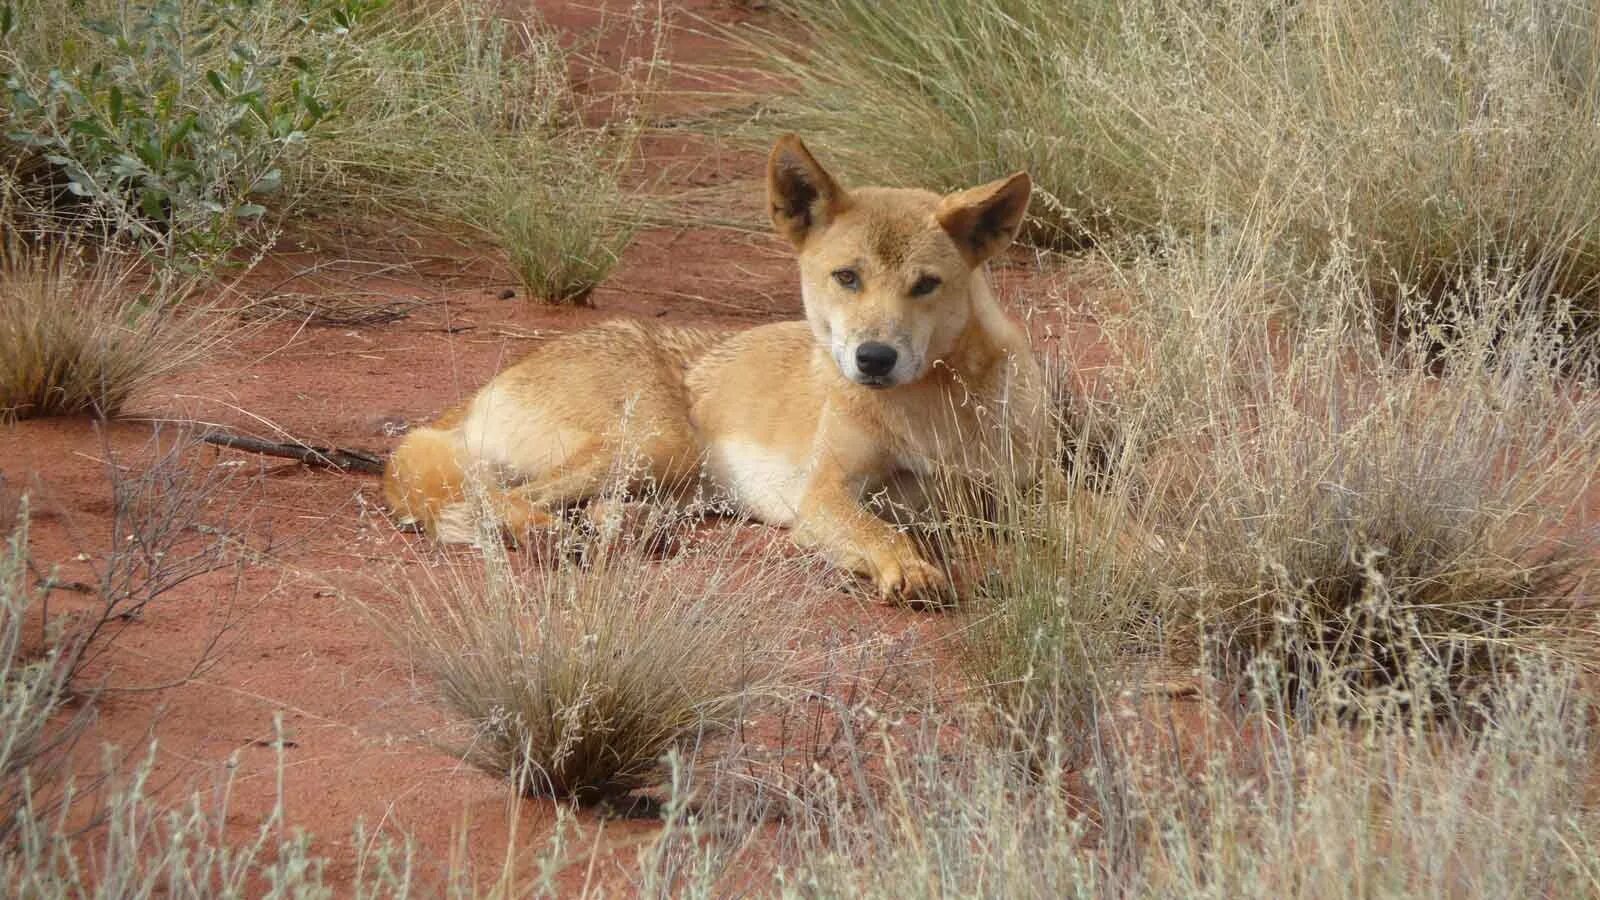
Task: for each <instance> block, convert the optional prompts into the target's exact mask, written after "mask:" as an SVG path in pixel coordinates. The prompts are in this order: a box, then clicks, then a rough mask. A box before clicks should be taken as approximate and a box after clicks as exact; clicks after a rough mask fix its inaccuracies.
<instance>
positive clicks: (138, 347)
mask: <svg viewBox="0 0 1600 900" xmlns="http://www.w3.org/2000/svg"><path fill="white" fill-rule="evenodd" d="M193 297H194V288H193V283H192V282H190V281H188V280H185V279H183V278H181V277H177V276H170V277H169V276H161V275H152V274H148V273H146V272H142V271H141V270H140V269H139V268H138V267H137V266H136V265H135V264H132V263H130V262H129V261H127V260H125V259H122V258H119V257H117V256H115V255H112V254H106V255H102V256H100V257H98V258H96V259H92V260H91V259H86V258H84V256H83V255H81V254H79V253H78V252H76V250H75V249H73V248H71V247H70V246H66V247H57V248H55V249H44V250H35V249H26V248H24V247H23V246H21V245H20V244H18V243H14V242H8V243H7V245H6V246H5V247H3V248H0V415H3V416H9V417H16V418H33V417H38V416H59V415H82V414H85V413H88V414H91V415H94V416H100V417H105V416H114V415H116V414H117V413H119V412H120V411H121V410H122V408H123V406H124V405H125V404H126V403H127V401H128V400H129V398H130V397H132V396H133V395H134V393H135V392H137V391H138V390H139V389H140V388H142V387H144V386H146V385H148V384H150V383H151V382H153V381H155V380H157V379H159V378H161V377H163V376H165V375H167V374H169V373H171V372H175V371H177V370H179V369H182V368H184V367H186V366H189V365H192V364H194V363H195V362H197V361H199V360H200V359H202V358H203V357H204V356H205V355H206V354H207V353H208V352H209V351H211V350H212V349H214V347H215V346H216V344H217V342H218V341H219V340H221V338H222V337H223V334H224V328H223V320H222V319H221V318H220V317H217V316H214V315H212V312H213V310H212V309H211V308H210V306H211V304H208V303H206V302H204V301H195V302H191V300H192V298H193Z"/></svg>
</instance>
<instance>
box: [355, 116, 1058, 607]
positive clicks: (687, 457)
mask: <svg viewBox="0 0 1600 900" xmlns="http://www.w3.org/2000/svg"><path fill="white" fill-rule="evenodd" d="M1030 192H1031V183H1030V181H1029V178H1028V175H1027V174H1026V173H1021V172H1019V173H1017V174H1014V175H1012V176H1010V177H1008V178H1004V179H1001V180H999V181H995V182H992V183H989V184H985V185H982V186H980V187H975V188H971V189H969V190H963V191H959V192H957V193H953V194H947V195H942V196H941V195H939V194H936V193H932V192H929V191H924V190H912V189H901V188H859V189H850V190H847V189H846V188H845V187H843V186H842V185H841V184H840V183H839V182H838V181H836V180H835V179H834V178H833V177H832V176H831V175H829V174H828V172H827V171H825V170H824V169H823V167H822V166H821V165H820V164H819V163H818V162H817V160H816V159H815V158H814V157H813V156H812V154H811V153H810V152H809V151H808V150H807V149H806V147H805V145H804V144H803V143H801V141H800V140H799V138H797V137H795V136H793V135H786V136H784V137H782V138H780V139H779V140H778V141H777V143H776V145H775V146H774V147H773V149H772V152H771V154H770V156H769V158H768V163H767V194H768V200H769V204H770V211H771V218H772V223H773V226H774V228H775V229H776V230H777V232H778V234H779V235H781V236H782V237H783V238H785V239H786V240H787V241H788V242H789V243H790V244H791V245H792V246H793V247H794V249H795V251H796V254H797V256H798V259H799V268H800V288H801V297H802V300H803V304H804V308H805V320H804V321H795V322H782V323H777V324H771V325H765V326H760V327H756V328H752V329H748V330H745V331H738V332H716V331H709V330H701V329H692V328H675V327H668V326H661V325H654V324H645V323H640V322H627V321H623V322H615V323H609V324H605V325H601V326H598V327H595V328H592V329H588V330H585V331H582V332H578V333H575V334H572V335H569V336H564V337H561V338H558V339H555V340H552V341H551V342H549V343H547V344H545V345H543V346H541V347H539V348H537V349H535V350H534V351H533V352H532V353H530V354H529V355H528V356H527V357H526V358H525V359H523V360H522V361H520V362H518V363H516V364H515V365H513V366H511V367H510V368H508V369H506V370H504V371H502V372H501V373H500V374H499V375H497V376H495V378H494V379H493V380H491V381H490V382H489V383H488V384H487V385H485V386H484V387H483V388H482V389H481V390H480V391H478V393H477V394H476V395H474V396H473V397H472V398H471V399H470V400H469V401H467V403H466V404H464V405H463V406H462V407H460V408H458V409H457V410H454V411H452V412H451V413H449V414H447V415H446V416H445V417H443V418H442V419H441V420H440V421H438V422H435V423H433V424H432V425H431V426H430V427H426V428H420V429H417V430H416V431H413V432H412V433H411V434H409V435H408V436H407V437H406V439H405V440H404V441H403V442H402V443H401V445H400V446H399V448H398V449H397V450H396V451H395V453H394V454H393V456H392V457H391V458H390V461H389V464H388V466H387V469H386V471H385V473H384V493H385V497H386V498H387V501H388V503H389V505H390V508H391V509H392V510H393V511H394V513H395V514H396V515H397V516H399V517H400V518H402V519H403V520H408V521H412V522H415V523H417V524H419V525H421V526H422V527H423V528H424V529H425V530H427V531H428V532H429V533H430V534H432V535H433V536H434V537H436V538H438V539H440V540H444V541H470V540H473V539H475V537H476V536H477V534H478V529H477V527H476V524H475V521H474V520H475V516H476V514H477V511H478V510H479V509H481V508H486V509H487V512H488V514H490V515H492V516H494V517H495V519H497V520H498V522H499V523H501V524H502V525H504V526H505V527H507V528H509V529H512V530H517V529H525V528H530V527H537V526H540V525H543V524H547V523H549V522H550V521H551V519H552V517H553V516H554V515H556V514H557V513H559V511H560V510H561V509H562V508H563V507H566V506H570V505H573V504H576V503H579V502H582V501H585V500H589V499H592V498H595V497H596V496H597V495H598V494H599V493H600V492H601V491H602V490H603V489H604V488H605V487H606V485H607V483H608V480H609V479H612V478H613V477H614V475H615V474H616V473H618V472H626V473H629V477H631V478H633V479H635V480H638V481H644V482H650V483H653V484H656V485H663V486H672V485H686V484H692V483H695V482H696V481H697V480H698V479H699V478H700V477H701V476H704V477H706V478H707V479H709V481H710V483H711V484H712V485H713V486H714V488H715V489H716V490H717V491H719V492H720V493H722V494H723V495H725V496H726V497H727V498H730V499H731V500H732V501H733V502H734V503H735V504H736V505H737V506H738V507H739V508H740V509H742V510H743V511H744V512H746V513H748V514H749V515H751V516H753V517H755V518H757V519H759V520H761V521H764V522H767V523H771V524H775V525H784V526H790V527H791V528H792V529H793V535H794V537H795V539H796V540H798V541H799V542H801V543H802V544H806V545H810V546H814V547H817V548H819V549H820V550H821V551H822V552H823V553H824V554H825V555H826V556H827V557H828V558H830V559H831V560H832V561H833V562H835V563H836V564H838V565H840V566H843V567H846V568H848V569H851V570H853V571H855V572H858V573H860V574H862V575H865V576H867V577H869V578H871V579H872V580H873V581H874V582H875V584H876V586H877V589H878V591H879V593H880V595H881V596H882V597H883V598H884V599H886V600H915V599H927V598H930V597H932V596H934V595H938V594H941V593H943V592H944V591H945V590H947V588H948V585H947V580H946V577H945V574H944V572H943V571H942V570H941V569H940V568H939V567H937V566H935V565H934V564H932V563H931V562H929V560H928V559H927V558H926V557H925V556H924V555H923V554H922V553H921V552H920V551H919V549H918V547H917V546H916V544H915V542H914V541H913V540H912V539H911V538H910V537H909V536H907V535H906V534H905V533H903V532H902V531H901V530H900V529H897V528H896V527H895V526H894V525H893V524H891V523H890V522H888V521H886V520H885V519H884V518H882V517H880V516H879V515H876V514H874V513H873V512H872V511H871V510H869V508H868V506H867V500H868V498H869V497H872V496H874V495H876V494H879V493H880V492H882V491H885V490H888V491H892V492H896V493H898V494H900V495H903V496H915V495H916V494H917V493H918V492H919V490H920V491H923V492H925V489H926V487H927V485H926V484H925V482H926V480H927V479H928V478H930V477H931V476H932V474H933V473H934V472H936V471H939V470H940V469H941V467H947V466H950V465H955V466H965V467H967V468H968V469H975V471H973V473H972V474H973V475H974V476H975V477H976V478H978V479H980V480H981V479H983V478H985V477H988V476H997V477H998V475H999V474H1000V473H998V472H993V471H990V472H985V471H984V470H985V469H987V468H999V467H1004V466H1015V465H1016V464H1017V462H1016V460H1017V458H1018V456H1019V455H1020V456H1022V457H1025V458H1029V459H1040V458H1044V457H1046V456H1048V455H1049V454H1050V453H1051V452H1052V449H1053V447H1052V445H1051V442H1050V440H1049V439H1050V437H1051V433H1050V428H1049V427H1048V422H1047V419H1048V416H1049V411H1048V409H1047V407H1046V397H1045V390H1044V379H1043V376H1042V373H1041V371H1040V367H1039V364H1038V363H1037V361H1036V360H1035V359H1034V356H1033V354H1032V351H1031V350H1030V348H1029V344H1028V339H1027V335H1026V334H1025V333H1024V331H1023V330H1022V329H1021V328H1020V327H1019V326H1018V325H1017V324H1016V323H1015V322H1013V321H1012V320H1011V319H1010V318H1009V317H1008V316H1007V315H1006V313H1005V312H1004V311H1003V310H1002V309H1001V307H1000V305H999V303H998V302H997V300H996V299H995V296H994V294H993V292H992V291H991V289H990V285H989V281H988V278H987V275H986V273H985V264H986V263H987V262H988V261H989V260H990V259H992V258H993V257H994V256H995V255H996V254H998V253H1000V252H1001V251H1003V250H1005V249H1006V247H1008V246H1009V245H1010V244H1011V242H1012V240H1013V239H1014V238H1015V236H1016V234H1017V231H1018V229H1019V228H1020V227H1021V225H1022V222H1023V217H1024V215H1025V214H1026V211H1027V207H1028V200H1029V195H1030ZM624 453H626V454H629V456H628V458H627V459H623V458H622V457H621V456H620V455H621V454H624ZM1043 468H1044V469H1045V470H1050V471H1054V469H1053V467H1049V466H1046V467H1043ZM1057 474H1059V473H1058V472H1057ZM474 482H479V483H482V484H485V485H487V488H486V494H487V496H486V498H485V501H486V502H480V503H474V502H472V499H471V498H470V497H469V496H468V487H469V485H470V484H472V483H474Z"/></svg>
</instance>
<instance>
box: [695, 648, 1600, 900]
mask: <svg viewBox="0 0 1600 900" xmlns="http://www.w3.org/2000/svg"><path fill="white" fill-rule="evenodd" d="M1494 708H1495V710H1496V711H1497V712H1496V714H1495V716H1494V720H1493V722H1492V723H1491V724H1490V725H1488V726H1487V727H1486V728H1484V729H1483V730H1482V731H1481V732H1478V733H1475V734H1462V733H1454V734H1449V735H1445V736H1442V737H1441V736H1438V735H1428V734H1425V733H1419V732H1417V731H1413V730H1410V729H1407V728H1399V727H1396V728H1385V729H1381V730H1378V731H1376V732H1374V733H1372V734H1370V735H1369V736H1368V737H1367V739H1366V740H1365V741H1354V740H1351V739H1350V738H1349V737H1348V736H1347V735H1344V734H1323V735H1320V736H1311V735H1307V734H1305V733H1304V732H1302V731H1300V730H1298V729H1296V728H1293V727H1292V726H1285V725H1284V724H1283V723H1281V722H1279V721H1277V720H1275V719H1272V718H1270V717H1260V718H1256V719H1253V720H1251V721H1249V722H1246V723H1240V722H1229V721H1228V720H1226V719H1224V718H1221V717H1217V716H1210V717H1207V718H1206V719H1205V721H1204V723H1203V724H1202V725H1201V726H1200V731H1199V734H1197V735H1195V740H1194V741H1193V742H1192V743H1189V744H1185V743H1176V742H1171V741H1168V740H1167V739H1166V738H1165V736H1164V734H1163V732H1165V731H1166V730H1167V728H1168V727H1170V725H1171V723H1169V722H1161V721H1159V714H1157V717H1158V721H1156V722H1154V723H1152V724H1151V725H1150V726H1149V727H1148V728H1147V729H1144V730H1142V727H1141V726H1140V725H1139V724H1137V723H1136V722H1134V721H1133V720H1129V719H1127V718H1126V717H1124V718H1122V719H1121V720H1120V721H1119V723H1118V724H1117V725H1115V726H1112V725H1111V724H1110V720H1109V719H1108V720H1106V721H1105V722H1102V723H1101V726H1100V729H1099V730H1098V731H1097V733H1096V735H1095V736H1094V737H1095V739H1096V742H1097V743H1098V745H1099V746H1101V747H1116V748H1117V749H1116V751H1115V752H1110V753H1107V754H1105V755H1104V756H1102V757H1100V758H1099V759H1098V760H1097V761H1096V764H1095V766H1094V767H1092V768H1090V769H1088V770H1086V771H1085V772H1084V773H1083V776H1082V777H1081V778H1077V777H1067V776H1064V775H1062V774H1061V770H1060V769H1059V768H1058V769H1047V770H1046V777H1045V778H1044V780H1042V781H1041V780H1040V779H1038V778H1035V777H1027V778H1023V777H1019V776H1017V774H1016V770H1015V769H1014V768H1012V767H1008V766H1007V765H1006V764H1005V760H1004V758H997V757H996V756H995V755H994V754H993V753H992V752H990V751H987V750H985V749H982V748H974V747H971V746H966V747H964V748H961V749H955V750H953V751H952V750H951V749H950V748H949V747H943V746H937V745H924V746H912V747H909V748H907V747H896V748H893V749H890V750H887V751H886V754H887V755H886V757H885V758H883V759H881V760H880V765H881V770H882V771H883V773H884V774H883V777H882V779H881V780H880V781H879V782H878V783H877V784H876V785H875V789H874V791H873V792H872V794H871V795H870V796H869V797H867V798H862V797H860V796H859V795H857V794H855V793H854V792H851V791H848V790H845V789H844V788H843V786H840V789H839V791H838V793H837V794H835V795H834V796H833V797H832V798H831V801H829V802H814V803H813V805H812V810H811V814H810V815H809V816H806V817H803V818H801V817H797V818H796V819H795V820H794V822H793V824H792V827H791V828H789V829H788V830H787V831H786V833H785V837H784V841H783V854H782V857H781V859H782V862H781V865H780V870H779V875H778V879H777V881H776V889H775V890H774V893H775V894H777V895H779V896H785V897H819V896H823V897H836V896H851V897H899V898H903V897H1038V898H1045V897H1051V898H1054V897H1079V898H1101V897H1152V898H1191V897H1216V898H1224V897H1227V898H1232V897H1260V898H1267V897H1295V898H1336V897H1384V898H1387V897H1394V898H1400V897H1441V898H1442V897H1482V898H1492V897H1536V896H1588V895H1590V894H1591V893H1592V892H1593V890H1594V888H1595V886H1596V884H1597V881H1596V879H1597V877H1600V869H1597V867H1596V864H1595V859H1596V857H1595V853H1594V850H1595V846H1594V843H1593V834H1594V828H1595V827H1596V825H1597V824H1600V823H1596V821H1595V817H1594V814H1593V811H1592V810H1590V809H1587V808H1585V806H1584V805H1583V802H1582V800H1581V797H1582V794H1583V789H1582V785H1583V782H1584V773H1585V770H1586V767H1587V765H1588V764H1589V762H1590V751H1591V745H1590V726H1589V724H1588V723H1587V721H1586V710H1585V704H1584V702H1583V695H1582V691H1581V689H1580V688H1578V687H1577V686H1576V685H1575V684H1574V683H1573V682H1572V681H1571V680H1570V679H1569V678H1568V677H1566V676H1564V675H1563V674H1561V673H1559V672H1551V671H1549V670H1543V671H1540V672H1538V673H1530V674H1529V675H1528V676H1526V677H1523V678H1519V679H1516V680H1513V681H1510V682H1508V683H1507V684H1506V685H1503V686H1502V690H1501V693H1500V694H1499V695H1498V696H1497V698H1496V699H1495V702H1494ZM858 749H859V751H860V752H863V753H870V752H871V751H869V750H868V749H867V746H863V747H861V748H858ZM733 841H734V842H737V838H736V837H735V838H734V839H733ZM707 857H708V858H709V857H710V854H709V853H708V854H707ZM705 872H706V876H707V877H706V881H707V882H710V884H709V885H706V886H703V887H702V890H701V893H702V895H707V894H713V895H714V894H715V888H714V887H713V885H715V877H716V869H715V867H707V869H706V870H705Z"/></svg>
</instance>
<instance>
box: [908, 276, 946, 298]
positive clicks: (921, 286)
mask: <svg viewBox="0 0 1600 900" xmlns="http://www.w3.org/2000/svg"><path fill="white" fill-rule="evenodd" d="M941 284H944V282H942V281H940V280H939V277H938V276H937V275H924V276H922V277H921V278H918V279H917V283H916V284H913V285H912V286H911V296H913V297H926V296H928V295H929V294H931V293H933V292H934V291H936V290H938V288H939V285H941Z"/></svg>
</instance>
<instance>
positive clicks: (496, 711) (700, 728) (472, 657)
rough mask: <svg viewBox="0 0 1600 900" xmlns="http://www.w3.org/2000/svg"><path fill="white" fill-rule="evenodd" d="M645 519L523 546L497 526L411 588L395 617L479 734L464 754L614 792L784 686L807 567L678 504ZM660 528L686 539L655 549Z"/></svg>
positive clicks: (579, 787)
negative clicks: (748, 544) (790, 604)
mask: <svg viewBox="0 0 1600 900" xmlns="http://www.w3.org/2000/svg"><path fill="white" fill-rule="evenodd" d="M642 518H643V521H635V522H633V523H632V524H631V525H630V526H629V527H627V528H626V529H622V530H618V529H613V528H605V527H601V528H595V527H592V526H591V525H589V524H587V520H585V522H584V523H576V524H563V525H561V526H559V527H558V528H557V529H556V532H555V533H553V534H549V535H543V536H540V537H538V538H537V539H535V540H534V542H533V543H532V544H531V545H529V546H527V547H526V549H525V550H523V551H517V552H513V551H509V550H507V549H506V547H505V546H504V544H503V542H502V541H501V539H500V536H499V535H498V534H494V533H486V534H485V536H484V540H483V541H482V542H481V548H480V550H479V551H477V552H476V553H474V554H473V555H471V556H470V557H467V558H463V557H461V556H451V557H447V558H445V559H442V560H440V561H438V563H437V564H436V565H433V566H430V567H429V568H428V569H427V570H426V572H425V574H423V575H420V576H418V577H415V578H412V579H411V580H409V581H407V582H406V583H405V584H403V585H402V586H400V587H399V588H398V591H399V593H400V595H401V597H402V600H403V602H404V612H403V615H401V616H400V617H398V618H397V619H395V620H393V621H391V622H390V623H389V625H390V627H391V629H392V630H393V632H394V634H395V635H396V637H397V640H398V641H399V642H400V643H401V645H402V646H403V647H404V648H405V649H406V650H408V651H409V653H410V654H411V655H412V657H413V658H414V659H415V661H416V663H417V665H418V666H419V668H421V669H422V670H423V671H424V672H425V673H426V674H427V675H428V676H429V677H430V678H431V679H432V681H433V682H434V684H435V685H436V686H437V689H438V691H439V694H440V696H441V698H442V699H443V701H444V702H445V703H446V704H447V705H448V706H450V707H451V708H452V709H453V710H454V711H455V712H456V714H457V715H458V716H460V717H461V718H462V719H463V720H464V721H465V723H466V725H467V727H468V728H469V729H470V738H469V741H468V743H467V745H466V746H465V747H464V748H463V750H462V753H463V755H464V756H465V758H466V759H468V760H469V761H471V762H473V763H475V764H477V765H479V766H481V767H483V768H485V769H487V770H489V771H491V772H495V773H498V774H501V775H504V776H506V777H508V778H510V779H512V780H513V781H514V782H515V783H516V785H517V786H518V788H519V789H520V790H522V791H525V792H530V793H547V794H553V795H556V796H561V797H571V798H575V799H577V800H579V801H582V802H590V801H598V800H602V799H606V798H608V797H613V796H616V795H618V794H621V793H624V792H626V791H628V790H631V789H633V788H636V787H639V786H641V785H642V784H644V783H646V781H647V780H648V779H649V778H650V777H652V776H653V775H655V774H657V772H658V767H659V764H660V762H661V759H662V757H663V755H664V754H665V753H667V751H669V750H670V749H672V748H674V747H676V746H681V745H682V744H683V743H684V742H685V741H690V740H694V739H696V738H697V737H698V736H700V735H702V734H706V733H713V732H716V731H719V730H721V729H724V728H726V727H729V726H731V725H734V724H736V723H735V721H734V719H735V718H736V716H735V713H736V712H737V711H738V710H740V709H741V708H743V707H744V706H746V705H747V704H748V703H749V700H750V697H751V696H752V694H759V693H760V692H762V690H763V689H764V688H765V687H769V686H771V685H773V684H774V683H775V679H778V678H780V676H781V673H782V670H783V668H784V663H785V659H786V652H787V651H786V645H787V640H788V637H789V635H790V633H791V628H792V627H793V623H792V622H791V621H790V619H789V617H788V616H786V615H784V614H783V612H782V610H781V608H780V607H777V606H776V605H775V604H779V603H782V602H783V600H782V598H784V597H793V596H795V592H796V591H797V590H798V589H800V587H801V585H803V584H804V583H806V581H807V580H808V577H807V572H808V571H809V570H810V567H811V564H810V563H809V562H806V561H804V560H795V559H786V558H782V557H779V556H776V555H774V554H773V552H772V551H771V550H765V549H764V550H757V551H754V552H751V551H746V550H744V549H742V546H741V544H742V542H741V534H742V530H741V529H738V528H734V527H718V528H716V529H714V530H710V531H706V532H704V533H702V532H700V531H695V530H693V529H694V526H693V523H692V522H674V521H673V520H672V513H671V512H670V511H668V510H666V509H665V508H659V507H651V508H650V509H649V510H648V511H645V512H644V513H643V516H642ZM686 529H687V530H688V531H686ZM691 532H692V533H691ZM664 538H668V539H670V540H669V541H668V542H669V543H673V544H681V546H682V549H681V550H679V551H678V552H675V553H673V554H672V555H670V556H667V557H665V558H660V557H659V556H658V552H657V551H658V550H659V548H661V547H662V546H663V539H664Z"/></svg>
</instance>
